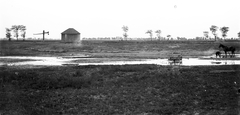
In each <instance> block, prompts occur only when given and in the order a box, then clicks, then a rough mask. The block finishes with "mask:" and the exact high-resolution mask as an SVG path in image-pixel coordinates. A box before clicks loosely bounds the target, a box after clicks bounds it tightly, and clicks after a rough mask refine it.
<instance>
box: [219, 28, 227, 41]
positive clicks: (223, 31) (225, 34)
mask: <svg viewBox="0 0 240 115" xmlns="http://www.w3.org/2000/svg"><path fill="white" fill-rule="evenodd" d="M220 30H221V32H222V37H223V38H224V39H225V38H226V36H227V32H228V31H229V27H225V26H224V27H222V28H220Z"/></svg>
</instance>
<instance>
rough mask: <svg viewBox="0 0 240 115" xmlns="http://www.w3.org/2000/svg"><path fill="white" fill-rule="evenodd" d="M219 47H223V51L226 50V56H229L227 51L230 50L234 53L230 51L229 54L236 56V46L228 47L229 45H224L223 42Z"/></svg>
mask: <svg viewBox="0 0 240 115" xmlns="http://www.w3.org/2000/svg"><path fill="white" fill-rule="evenodd" d="M219 48H223V51H224V52H225V57H227V53H228V52H231V53H232V55H230V53H229V56H230V57H234V56H235V50H236V49H235V47H232V46H231V47H227V46H224V45H222V44H220V45H219Z"/></svg>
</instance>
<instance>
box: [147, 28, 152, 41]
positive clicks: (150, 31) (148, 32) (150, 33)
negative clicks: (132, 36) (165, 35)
mask: <svg viewBox="0 0 240 115" xmlns="http://www.w3.org/2000/svg"><path fill="white" fill-rule="evenodd" d="M146 34H149V35H150V38H151V40H152V30H148V31H147V32H146Z"/></svg>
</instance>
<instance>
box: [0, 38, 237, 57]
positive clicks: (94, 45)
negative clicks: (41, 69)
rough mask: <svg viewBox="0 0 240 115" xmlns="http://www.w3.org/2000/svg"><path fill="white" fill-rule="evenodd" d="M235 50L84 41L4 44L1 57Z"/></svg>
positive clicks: (208, 44)
mask: <svg viewBox="0 0 240 115" xmlns="http://www.w3.org/2000/svg"><path fill="white" fill-rule="evenodd" d="M220 43H222V44H224V45H227V46H234V47H236V49H237V51H236V53H239V49H240V42H214V41H82V42H81V43H63V42H60V41H44V42H42V41H13V42H8V41H1V43H0V45H1V46H0V55H2V56H14V55H18V56H22V55H23V56H26V55H30V56H69V55H73V56H78V55H90V56H91V57H114V58H118V57H119V58H165V57H168V56H169V55H171V54H172V53H173V52H178V53H181V54H182V55H183V56H187V57H189V56H190V57H195V56H204V55H212V54H214V53H215V51H217V50H220V49H219V48H218V46H219V44H220Z"/></svg>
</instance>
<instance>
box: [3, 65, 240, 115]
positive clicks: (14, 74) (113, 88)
mask: <svg viewBox="0 0 240 115" xmlns="http://www.w3.org/2000/svg"><path fill="white" fill-rule="evenodd" d="M239 67H240V66H206V67H204V66H201V67H183V66H182V67H171V66H157V65H134V66H133V65H132V66H130V65H125V66H80V67H74V66H70V67H46V68H38V69H36V68H35V69H19V68H11V69H9V68H6V67H1V68H0V69H1V71H0V75H1V78H0V83H1V87H0V88H1V92H0V96H1V98H0V103H1V105H0V108H1V109H0V113H2V114H9V115H14V114H16V115H27V114H29V115H30V114H34V115H43V114H102V115H107V114H115V115H118V114H128V115H132V114H138V115H146V114H147V115H157V114H161V115H170V114H174V115H194V114H196V115H197V114H200V115H206V114H208V115H216V114H218V115H230V114H232V115H237V109H239V108H238V98H239V97H238V94H237V89H236V88H237V87H239V84H240V71H239ZM227 70H229V71H227ZM232 70H234V71H232Z"/></svg>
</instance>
